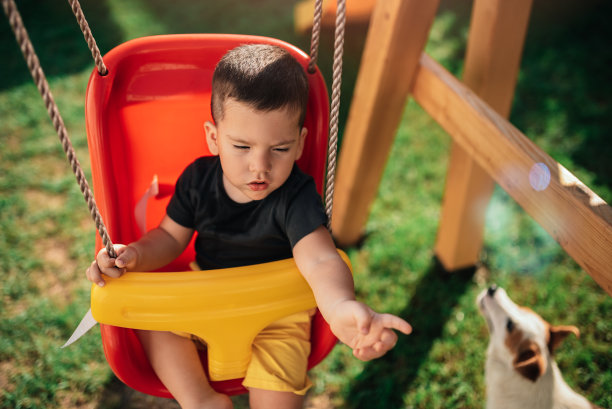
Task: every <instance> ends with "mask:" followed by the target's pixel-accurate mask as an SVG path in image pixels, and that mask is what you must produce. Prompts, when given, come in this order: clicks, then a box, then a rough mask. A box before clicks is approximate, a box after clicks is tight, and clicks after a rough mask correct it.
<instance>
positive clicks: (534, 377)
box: [477, 286, 598, 409]
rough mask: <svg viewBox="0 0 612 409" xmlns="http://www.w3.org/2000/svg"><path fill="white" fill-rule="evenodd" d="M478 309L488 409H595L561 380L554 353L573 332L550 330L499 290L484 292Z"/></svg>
mask: <svg viewBox="0 0 612 409" xmlns="http://www.w3.org/2000/svg"><path fill="white" fill-rule="evenodd" d="M477 302H478V307H479V308H480V311H481V313H482V315H483V316H484V318H485V320H486V321H487V325H488V327H489V336H490V339H489V347H488V349H487V361H486V368H485V382H486V392H487V409H501V408H507V409H532V408H533V409H536V408H537V409H553V408H554V409H562V408H563V409H570V408H576V409H578V408H585V409H593V408H598V406H596V405H593V404H592V403H590V402H589V401H588V400H586V399H585V398H584V397H583V396H581V395H579V394H578V393H576V392H574V391H573V390H572V389H571V388H570V387H569V386H568V385H567V383H565V381H564V380H563V377H562V376H561V371H560V370H559V367H558V366H557V364H556V362H555V361H554V359H553V356H552V355H553V352H554V350H555V348H557V347H558V346H559V344H560V343H561V342H562V341H563V340H564V339H565V337H567V336H568V335H569V334H575V335H576V336H579V331H578V328H576V327H574V326H569V325H568V326H554V325H551V324H549V323H548V322H546V321H545V320H544V319H542V317H540V316H539V315H538V314H536V313H535V312H533V311H532V310H530V309H529V308H525V307H519V306H518V305H516V304H515V303H514V302H513V301H512V300H511V299H510V297H508V294H506V291H504V289H503V288H497V287H496V286H492V287H489V289H488V290H484V291H483V292H482V293H480V295H479V296H478V299H477Z"/></svg>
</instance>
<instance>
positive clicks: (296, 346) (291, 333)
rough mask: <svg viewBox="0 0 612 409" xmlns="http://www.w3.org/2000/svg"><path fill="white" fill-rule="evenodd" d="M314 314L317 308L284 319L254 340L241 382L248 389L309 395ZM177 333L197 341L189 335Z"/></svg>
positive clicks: (276, 322)
mask: <svg viewBox="0 0 612 409" xmlns="http://www.w3.org/2000/svg"><path fill="white" fill-rule="evenodd" d="M314 312H315V310H314V309H313V310H308V311H302V312H299V313H297V314H293V315H290V316H288V317H285V318H282V319H280V320H278V321H275V322H273V323H272V324H270V325H268V326H267V327H266V328H264V329H263V331H261V332H260V333H259V334H258V335H257V336H256V337H255V339H254V340H253V345H252V354H251V362H250V363H249V366H248V368H247V372H246V375H245V377H244V381H243V382H242V384H243V385H244V387H245V388H247V389H249V388H257V389H264V390H269V391H278V392H293V393H295V394H297V395H304V394H306V391H307V390H308V389H309V388H310V387H311V386H312V383H311V382H310V379H308V375H307V374H306V372H307V370H308V356H309V355H310V323H311V318H312V316H313V315H314ZM175 334H177V335H180V336H183V337H187V338H191V339H194V338H195V339H197V337H195V336H193V335H190V334H186V333H181V332H175ZM197 340H198V341H200V342H202V343H204V341H203V340H200V339H197Z"/></svg>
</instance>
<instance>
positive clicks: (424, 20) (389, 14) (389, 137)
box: [332, 0, 439, 245]
mask: <svg viewBox="0 0 612 409" xmlns="http://www.w3.org/2000/svg"><path fill="white" fill-rule="evenodd" d="M438 3H439V0H427V1H423V0H379V1H378V2H377V4H376V7H375V8H374V12H373V15H372V18H371V21H370V29H369V31H368V37H367V40H366V45H365V49H364V53H363V57H362V60H361V68H360V70H359V76H358V78H357V84H356V86H355V92H354V94H353V101H352V103H351V110H350V112H349V117H348V121H347V125H346V128H345V132H344V135H343V138H344V139H343V143H342V150H341V152H340V157H339V160H338V169H337V173H336V186H335V194H334V208H333V214H332V232H333V234H334V237H335V238H336V240H337V242H338V244H340V245H348V244H354V243H356V242H357V241H358V240H359V239H360V238H361V235H362V234H363V231H362V229H363V226H364V224H365V222H366V220H367V217H368V213H369V210H370V204H371V203H372V201H373V200H374V197H375V195H376V191H377V188H378V184H379V182H380V178H381V176H382V172H383V169H384V166H385V163H386V161H387V157H388V155H389V150H390V148H391V144H392V142H393V138H394V136H395V132H396V130H397V127H398V125H399V122H400V119H401V116H402V112H403V109H404V105H405V102H406V97H407V95H408V93H409V91H410V87H411V84H412V81H413V78H414V73H415V71H416V68H417V65H418V61H419V57H420V55H421V53H422V51H423V48H424V46H425V42H426V40H427V36H428V34H429V29H430V27H431V24H432V22H433V19H434V17H435V14H436V11H437V9H438Z"/></svg>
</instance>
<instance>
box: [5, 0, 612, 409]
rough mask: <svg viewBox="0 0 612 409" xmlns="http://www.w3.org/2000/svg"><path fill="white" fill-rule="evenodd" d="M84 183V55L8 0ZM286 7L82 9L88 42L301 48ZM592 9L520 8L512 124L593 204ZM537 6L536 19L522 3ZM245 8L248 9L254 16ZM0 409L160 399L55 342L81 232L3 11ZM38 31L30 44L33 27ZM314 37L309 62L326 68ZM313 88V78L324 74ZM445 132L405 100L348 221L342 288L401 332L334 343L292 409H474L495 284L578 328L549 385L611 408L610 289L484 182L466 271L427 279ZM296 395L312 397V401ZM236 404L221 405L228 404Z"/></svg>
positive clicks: (85, 227)
mask: <svg viewBox="0 0 612 409" xmlns="http://www.w3.org/2000/svg"><path fill="white" fill-rule="evenodd" d="M18 6H19V7H20V10H21V11H22V12H23V18H24V22H25V24H26V25H27V27H28V29H29V30H30V35H31V37H32V40H33V42H34V46H35V47H36V49H37V51H38V52H39V54H40V59H41V62H42V64H43V67H44V69H45V72H46V73H47V75H48V77H49V80H50V82H51V89H52V91H53V94H54V96H55V98H56V100H57V102H58V105H59V107H60V111H61V112H62V115H63V117H64V120H65V122H66V125H67V126H68V129H69V132H70V135H71V138H72V140H73V143H74V145H75V147H76V150H77V154H78V156H79V159H80V161H81V163H82V165H83V166H84V168H85V170H86V173H87V175H88V176H89V170H88V169H89V160H88V153H87V144H86V138H85V130H84V118H83V101H84V93H85V87H86V84H87V79H88V76H89V73H90V72H91V70H92V68H93V62H92V61H91V56H90V55H89V51H88V50H87V48H86V45H85V43H84V40H83V38H82V35H81V34H80V31H79V30H78V27H77V26H76V22H75V20H74V17H73V16H72V15H71V12H70V10H69V8H68V5H67V4H66V2H65V1H60V0H48V1H45V2H36V1H34V0H23V1H19V2H18ZM292 6H293V4H292V3H291V2H283V1H280V0H265V1H258V2H256V3H255V2H247V1H236V0H233V1H229V0H228V1H225V2H207V3H206V4H205V5H203V4H201V3H198V2H191V1H186V0H182V1H179V2H178V4H177V3H176V2H173V3H172V5H170V4H169V3H168V2H164V1H160V0H153V1H144V0H140V1H138V0H132V1H118V0H108V1H106V2H84V4H83V7H84V11H85V14H86V16H87V18H88V20H89V23H90V25H91V27H92V29H93V31H94V35H95V37H96V40H97V41H98V44H99V46H100V48H101V50H102V51H103V52H106V51H108V50H110V49H111V48H112V47H113V46H115V45H117V44H119V43H121V42H123V41H125V40H127V39H130V38H134V37H137V36H142V35H149V34H160V33H178V32H236V33H249V34H260V35H269V36H274V37H278V38H281V39H284V40H286V41H289V42H291V43H293V44H296V45H298V46H299V47H301V48H302V49H306V50H307V49H308V43H309V38H308V37H307V36H299V35H296V34H295V33H294V32H293V28H292V15H291V13H292ZM610 11H611V10H610V6H609V5H605V6H599V7H596V8H595V9H593V10H591V12H588V13H587V12H586V11H585V12H576V13H574V16H571V18H570V17H568V16H565V17H563V16H557V17H559V18H563V19H562V20H561V23H559V22H558V21H555V20H554V18H553V17H548V18H543V17H542V11H541V10H540V11H539V12H538V9H537V7H536V9H535V10H534V16H533V18H532V21H531V26H532V27H533V28H532V29H531V30H530V32H529V35H528V38H527V43H526V46H525V51H524V57H523V63H522V66H521V67H522V68H521V73H520V77H519V82H518V85H517V90H516V97H515V101H514V107H513V112H512V116H511V120H512V122H513V123H514V124H515V125H516V126H517V127H518V128H519V129H521V130H523V132H524V133H525V134H526V135H527V136H528V137H530V138H531V139H533V140H534V141H535V142H536V143H537V144H538V145H539V146H541V147H542V148H544V149H545V150H546V151H547V152H549V154H550V155H551V156H553V157H554V158H555V159H556V160H557V161H559V162H561V164H562V165H563V166H565V167H566V168H568V169H569V170H570V171H571V172H573V173H574V174H576V175H577V176H578V177H579V178H580V179H581V180H582V181H583V182H585V183H586V184H587V185H588V186H589V187H590V188H591V189H593V190H594V191H595V192H597V193H598V194H599V195H600V196H601V197H602V198H603V199H604V200H606V201H607V202H610V201H611V200H612V170H611V168H610V166H611V165H610V161H609V158H610V157H611V156H612V155H611V153H612V152H611V150H612V141H611V140H610V138H609V133H610V130H611V129H612V123H611V121H612V119H611V118H612V117H611V116H610V115H609V114H607V113H608V112H609V111H610V100H611V98H610V96H611V95H612V89H611V88H612V86H611V85H610V84H609V82H608V81H607V78H608V70H609V66H610V62H612V51H611V49H610V47H608V45H607V43H606V42H605V41H606V40H605V39H607V38H610V34H612V33H611V28H610V25H609V24H608V23H607V22H606V21H605V17H606V16H607V15H609V14H610ZM538 13H540V14H538ZM254 16H256V18H254ZM468 17H469V10H467V11H466V7H464V6H461V5H460V4H459V3H458V2H452V1H445V2H443V9H442V11H441V12H440V13H439V16H438V18H437V19H436V22H435V24H434V28H433V30H432V33H431V36H430V41H429V43H428V46H427V51H428V52H429V53H430V54H431V55H432V56H434V58H436V59H437V60H439V61H440V62H441V63H442V64H443V65H444V66H446V67H447V68H448V69H449V70H450V71H451V72H453V73H455V74H457V75H460V74H461V70H462V62H461V60H462V56H463V54H464V52H465V40H466V37H467V22H466V19H467V18H468ZM0 21H1V22H0V52H1V53H2V55H3V56H5V57H3V64H2V65H1V66H0V147H1V148H0V279H1V282H2V284H1V286H0V294H1V298H0V334H1V335H0V408H81V407H96V408H119V407H127V406H132V407H145V406H146V407H149V408H154V407H160V405H161V404H162V403H166V404H169V402H167V401H164V400H152V399H146V398H145V397H142V396H139V395H137V394H133V393H130V392H129V391H128V390H127V389H126V388H124V387H122V386H121V384H120V383H118V382H117V381H116V379H115V378H114V376H113V375H112V373H111V372H110V369H109V368H108V366H107V365H106V362H105V360H104V356H103V352H102V347H101V345H100V342H99V335H98V334H99V333H98V331H97V330H93V331H91V333H89V334H87V335H86V336H84V337H83V338H82V339H81V340H79V341H78V343H77V344H75V345H73V346H71V347H70V348H68V349H59V347H60V346H61V345H62V344H63V343H64V341H65V340H66V339H67V338H68V336H69V335H70V334H71V332H72V330H73V329H74V327H75V326H76V324H77V323H78V321H79V319H80V318H81V316H82V315H83V314H84V312H85V311H86V310H87V308H88V300H89V294H88V289H89V285H88V282H87V281H86V279H85V277H84V271H85V269H86V268H87V266H88V264H89V262H90V259H91V257H92V255H93V251H94V240H95V233H94V228H93V223H92V222H91V221H90V220H89V215H88V212H87V208H86V205H85V203H84V201H83V199H82V197H81V194H80V192H79V189H78V187H77V185H76V183H75V180H74V176H73V175H72V173H71V171H70V168H69V166H68V164H67V162H66V159H65V157H64V154H63V152H62V150H61V147H60V144H59V141H58V140H57V136H56V134H55V131H54V130H53V127H52V125H51V123H50V120H49V119H48V117H47V114H46V111H45V108H44V105H43V103H42V101H41V99H40V97H39V96H38V93H37V91H36V88H35V87H34V85H33V84H32V81H31V79H30V78H29V74H28V72H27V68H26V65H25V63H24V62H23V59H22V57H21V56H20V54H19V50H18V48H17V46H16V44H15V42H14V39H13V36H12V34H11V33H10V32H9V28H8V25H7V23H6V20H5V19H0ZM351 30H352V31H350V35H349V38H347V45H346V50H347V55H346V57H345V68H344V84H343V91H342V92H343V109H342V115H341V117H342V118H343V119H344V118H345V117H346V113H347V112H348V104H349V102H350V99H351V94H352V86H353V84H354V81H355V78H356V72H357V68H358V63H359V59H360V51H361V47H362V45H363V39H364V37H363V33H362V32H360V30H359V29H351ZM46 37H47V38H46ZM330 38H331V37H330V34H329V33H325V34H324V37H323V43H322V47H323V48H322V50H321V54H322V59H321V67H322V70H323V72H324V73H325V75H326V76H327V77H328V78H329V73H330V71H331V68H330V66H331V64H330V60H331V55H330V54H331V52H330V51H329V50H330V47H331V44H330ZM328 83H329V84H331V81H329V80H328ZM450 143H451V140H450V138H449V136H448V135H446V134H445V133H444V132H443V131H442V130H441V129H440V128H439V126H438V125H436V124H435V123H434V122H433V121H432V120H431V119H430V118H428V116H427V115H426V114H425V113H424V112H423V111H422V109H421V108H420V107H419V106H418V105H417V104H416V103H414V102H413V101H410V102H408V103H407V105H406V108H405V111H404V117H403V120H402V123H401V125H400V129H399V130H398V134H397V137H396V140H395V143H394V145H393V148H392V152H391V155H390V158H389V160H388V163H387V166H386V169H385V173H384V176H383V180H382V182H381V185H380V188H379V192H378V196H377V199H376V201H375V202H374V204H373V208H372V213H371V216H370V218H369V221H368V223H367V226H366V230H367V237H366V239H365V241H364V243H363V246H361V247H360V248H358V249H350V251H349V255H350V257H351V260H352V263H353V266H354V273H355V277H356V281H357V292H358V295H359V297H360V298H361V299H363V300H365V301H367V302H368V303H370V304H371V305H372V306H374V307H375V308H376V309H379V310H384V311H389V312H393V313H396V314H400V315H401V316H403V317H405V318H406V319H407V320H409V321H410V322H411V323H412V324H413V326H414V333H413V334H412V335H410V336H408V337H401V338H400V341H399V343H398V345H397V346H396V348H395V349H394V350H393V351H391V352H390V353H388V354H387V355H386V356H385V357H383V358H381V359H379V360H375V361H373V362H368V363H364V362H360V361H357V360H356V359H354V358H353V357H352V355H351V353H350V351H349V350H348V349H347V348H345V347H343V346H339V347H337V348H335V349H334V351H333V352H332V354H331V355H330V356H329V357H328V358H327V359H326V360H325V361H324V362H323V363H322V364H320V365H319V366H318V367H317V368H316V369H315V370H314V371H312V378H313V380H314V384H315V386H314V387H313V389H312V391H311V393H310V394H309V401H310V402H326V401H328V402H331V404H332V405H333V406H334V407H348V408H362V407H363V408H482V407H484V403H483V402H484V379H483V367H484V359H485V356H484V350H485V348H486V344H487V337H488V335H487V330H486V326H485V323H484V320H483V319H482V318H481V317H480V316H479V315H478V313H477V310H476V307H475V304H474V299H475V297H476V295H477V294H478V292H479V291H481V289H482V288H485V287H486V286H487V285H488V284H490V283H492V282H496V283H497V284H499V285H501V286H503V287H505V288H506V289H507V290H508V292H509V294H510V295H511V297H513V298H514V299H515V300H516V301H517V302H518V303H521V304H525V305H528V306H530V307H533V308H534V309H536V310H537V311H538V312H539V313H540V314H541V315H542V316H543V317H544V318H546V319H548V320H549V321H551V322H553V323H556V324H574V325H577V326H578V327H580V330H581V337H580V339H575V338H573V337H570V338H568V340H566V341H565V343H564V345H562V346H561V348H560V349H559V351H558V353H557V360H558V363H559V366H560V367H561V369H562V371H563V373H564V375H565V378H566V380H567V381H568V383H569V384H570V385H571V386H572V387H574V388H575V389H576V390H578V391H580V392H582V393H584V394H585V395H586V396H587V397H589V398H590V399H591V400H592V401H594V402H596V403H597V404H599V405H600V406H603V407H608V408H609V407H612V397H611V396H610V393H609V391H610V390H612V352H611V348H610V344H611V343H612V297H610V296H608V295H607V294H606V293H605V292H604V291H603V290H602V289H601V288H599V287H598V285H597V284H596V283H595V282H594V281H593V280H592V279H591V278H590V276H588V274H586V273H585V272H584V271H583V270H582V269H581V268H580V267H579V266H578V265H577V264H576V263H575V262H574V261H573V260H572V259H571V258H570V257H568V256H567V255H566V254H565V253H564V252H563V250H562V249H561V247H560V246H559V244H558V243H556V242H555V241H554V240H553V239H552V238H551V237H550V236H549V235H548V233H546V232H545V231H544V230H543V229H542V228H541V227H539V226H538V225H537V224H536V223H534V222H533V221H532V220H531V219H530V218H529V217H528V216H527V215H526V214H525V213H524V212H523V211H522V210H521V209H520V208H519V207H518V206H517V205H516V204H515V203H514V201H513V200H512V199H511V198H510V197H509V196H508V195H507V194H506V193H504V192H503V191H502V190H500V189H497V190H496V191H495V193H494V195H493V199H492V201H491V203H490V205H489V207H488V210H487V223H486V231H485V244H484V247H483V250H482V254H481V260H482V264H481V265H480V266H479V268H478V269H477V271H476V273H475V274H455V275H453V276H450V277H449V276H445V275H443V274H441V273H440V268H439V266H438V265H437V264H436V262H435V260H434V257H433V250H432V249H433V243H434V241H435V236H436V230H437V226H438V221H439V212H440V203H441V201H442V194H443V187H444V179H445V174H446V166H447V160H448V151H449V147H450ZM313 404H314V403H313ZM244 406H245V403H244V398H242V399H238V400H237V407H244Z"/></svg>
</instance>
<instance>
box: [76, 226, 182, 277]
mask: <svg viewBox="0 0 612 409" xmlns="http://www.w3.org/2000/svg"><path fill="white" fill-rule="evenodd" d="M192 235H193V229H190V228H187V227H183V226H181V225H180V224H178V223H176V222H175V221H174V220H172V219H171V218H170V217H168V216H167V215H166V216H165V217H164V219H163V220H162V221H161V223H160V224H159V226H158V227H157V228H155V229H153V230H150V231H148V232H147V233H146V234H145V235H144V236H142V237H141V238H140V239H139V240H138V241H135V242H133V243H130V244H129V245H128V246H125V245H121V244H116V245H115V251H116V253H117V258H116V259H115V258H110V257H109V256H108V253H107V252H106V249H102V250H100V252H98V255H97V256H96V260H95V261H94V262H93V263H92V264H91V266H90V267H89V268H88V269H87V278H88V279H89V281H91V282H93V283H96V284H98V285H100V286H103V285H104V279H103V277H102V275H107V276H109V277H120V276H121V275H122V274H123V273H124V272H125V271H151V270H155V269H157V268H159V267H163V266H165V265H166V264H168V263H170V262H171V261H172V260H174V259H175V258H177V257H178V256H179V255H180V254H181V253H182V252H183V250H185V247H187V245H188V244H189V242H190V240H191V236H192Z"/></svg>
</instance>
